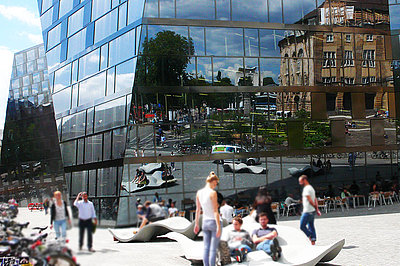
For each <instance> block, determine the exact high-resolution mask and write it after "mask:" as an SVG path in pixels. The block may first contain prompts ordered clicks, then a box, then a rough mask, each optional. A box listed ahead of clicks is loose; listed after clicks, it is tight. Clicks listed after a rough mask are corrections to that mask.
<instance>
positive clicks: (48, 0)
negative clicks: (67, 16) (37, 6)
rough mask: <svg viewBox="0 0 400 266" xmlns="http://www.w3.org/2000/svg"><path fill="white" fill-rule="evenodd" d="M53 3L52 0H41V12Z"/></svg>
mask: <svg viewBox="0 0 400 266" xmlns="http://www.w3.org/2000/svg"><path fill="white" fill-rule="evenodd" d="M52 5H53V0H43V1H42V13H43V12H44V11H46V10H47V9H49V8H50V7H51V6H52Z"/></svg>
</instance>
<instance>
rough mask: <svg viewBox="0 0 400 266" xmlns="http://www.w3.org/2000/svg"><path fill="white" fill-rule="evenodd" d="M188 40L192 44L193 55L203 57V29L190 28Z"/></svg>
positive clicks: (204, 52)
mask: <svg viewBox="0 0 400 266" xmlns="http://www.w3.org/2000/svg"><path fill="white" fill-rule="evenodd" d="M190 38H191V40H192V42H193V47H194V54H195V55H205V54H206V51H205V38H204V28H203V27H190Z"/></svg>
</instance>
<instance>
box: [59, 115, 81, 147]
mask: <svg viewBox="0 0 400 266" xmlns="http://www.w3.org/2000/svg"><path fill="white" fill-rule="evenodd" d="M85 125H86V111H83V112H79V113H76V114H73V115H69V116H66V117H64V118H63V119H62V141H66V140H69V139H74V138H78V137H82V136H84V135H85Z"/></svg>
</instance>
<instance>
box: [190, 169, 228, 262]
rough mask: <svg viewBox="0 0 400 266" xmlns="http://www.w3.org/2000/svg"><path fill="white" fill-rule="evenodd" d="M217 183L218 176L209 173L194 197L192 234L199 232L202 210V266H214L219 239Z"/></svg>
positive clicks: (219, 223)
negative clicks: (194, 212) (203, 184)
mask: <svg viewBox="0 0 400 266" xmlns="http://www.w3.org/2000/svg"><path fill="white" fill-rule="evenodd" d="M218 183H219V178H218V176H217V175H216V174H215V173H214V172H211V173H210V174H209V175H208V177H207V179H206V185H205V187H204V188H202V189H200V190H199V191H197V195H196V219H195V227H194V233H195V234H198V233H199V231H200V228H199V220H200V212H201V210H203V224H202V229H203V241H204V251H203V265H204V266H214V265H215V260H216V255H217V248H218V245H219V239H220V237H221V231H222V229H221V222H220V217H219V212H218V197H217V192H216V191H215V190H214V189H215V188H216V187H217V185H218Z"/></svg>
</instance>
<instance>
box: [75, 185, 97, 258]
mask: <svg viewBox="0 0 400 266" xmlns="http://www.w3.org/2000/svg"><path fill="white" fill-rule="evenodd" d="M80 197H82V200H79V198H80ZM74 206H75V207H77V208H78V212H79V214H78V217H79V250H82V245H83V235H84V233H85V229H86V230H87V234H88V240H87V246H88V250H89V251H90V252H95V251H94V249H93V248H92V244H93V228H94V226H96V225H97V217H96V211H95V209H94V205H93V203H92V202H91V201H89V200H88V194H87V193H86V192H79V194H78V196H76V199H75V201H74Z"/></svg>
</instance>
